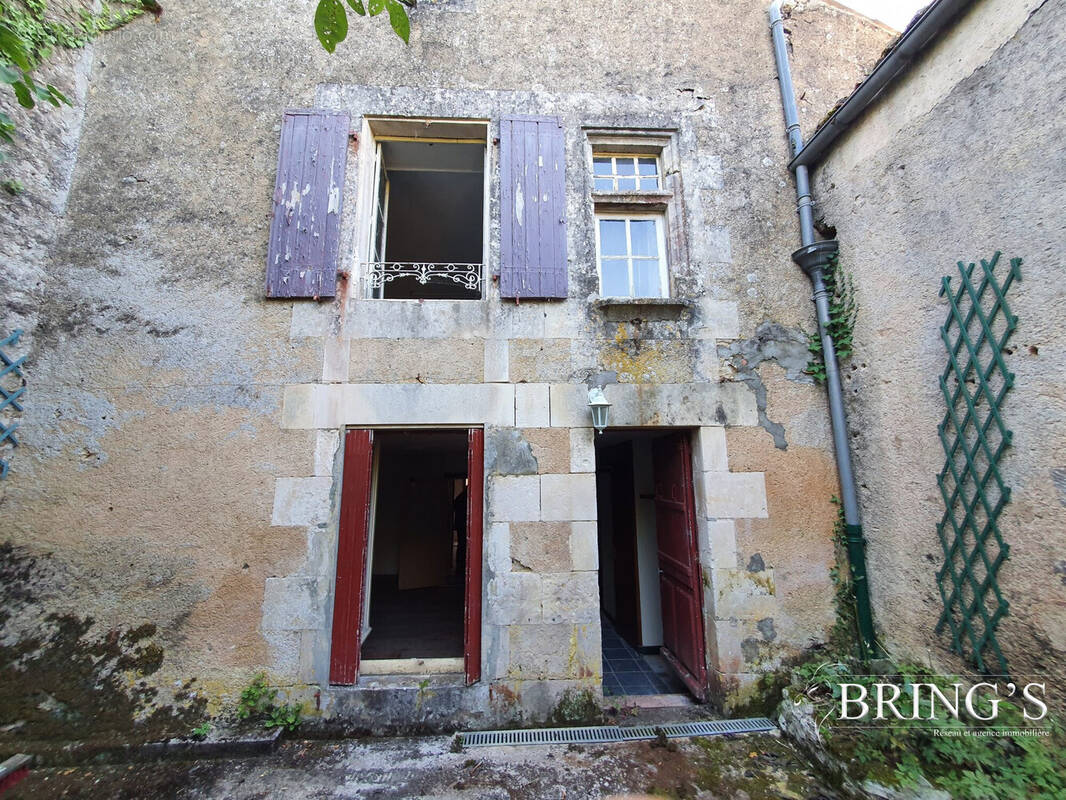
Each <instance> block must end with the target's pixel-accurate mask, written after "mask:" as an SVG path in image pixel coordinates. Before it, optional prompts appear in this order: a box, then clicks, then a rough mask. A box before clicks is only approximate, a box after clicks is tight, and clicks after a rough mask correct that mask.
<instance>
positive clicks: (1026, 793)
mask: <svg viewBox="0 0 1066 800" xmlns="http://www.w3.org/2000/svg"><path fill="white" fill-rule="evenodd" d="M857 672H858V666H857V664H856V663H855V662H853V661H850V660H847V659H845V660H841V661H839V662H833V661H828V662H827V661H824V660H821V659H819V660H817V661H809V662H807V663H805V664H802V665H800V666H798V667H796V668H794V669H793V670H792V673H791V677H792V686H793V687H794V688H796V689H798V690H799V691H800V692H802V694H803V695H804V696H805V697H806V699H808V700H810V701H811V702H812V703H813V704H814V719H815V720H819V721H821V725H820V728H819V732H820V733H821V735H822V737H823V738H824V740H825V742H826V744H827V746H828V748H829V751H830V753H832V754H833V756H835V757H836V758H837V759H839V760H840V761H841V762H843V763H844V764H847V767H848V772H849V775H850V777H851V778H853V779H857V780H874V781H877V782H879V783H888V784H898V785H900V786H902V787H908V788H917V787H919V786H920V785H921V784H922V782H923V780H928V781H930V782H931V783H933V785H935V786H937V787H938V788H941V789H944V790H947V791H948V792H950V793H951V795H952V796H953V797H966V798H971V800H1016V799H1017V798H1038V797H1040V798H1043V797H1049V798H1050V797H1054V798H1061V797H1066V751H1064V745H1066V731H1064V730H1063V728H1062V725H1061V724H1060V723H1059V722H1057V721H1048V720H1044V721H1043V723H1042V724H1043V726H1044V730H1045V731H1046V732H1047V735H1041V736H1035V735H1034V736H999V735H995V734H997V733H998V732H999V731H1001V730H1002V729H1015V730H1020V729H1027V728H1028V729H1032V728H1033V727H1034V723H1032V722H1029V721H1027V720H1026V719H1025V717H1024V715H1023V710H1022V708H1020V707H1019V706H1018V705H1016V704H1015V703H1014V702H1013V701H1010V700H1006V699H998V713H992V712H993V707H992V701H991V700H990V698H989V697H988V696H987V695H980V696H978V697H977V699H976V702H975V706H976V708H975V710H976V712H977V714H979V715H980V716H981V717H985V718H987V721H985V722H982V721H980V720H979V719H975V718H974V717H973V716H970V715H961V716H960V717H955V716H952V715H950V714H946V715H943V716H938V717H937V719H936V720H935V721H934V722H930V721H929V720H928V719H924V720H923V719H910V718H908V717H906V716H905V717H904V718H903V719H896V718H891V719H888V720H885V721H883V723H877V722H870V723H868V724H867V725H865V726H863V727H861V728H856V727H852V726H847V725H844V726H842V725H834V724H833V723H831V722H828V721H827V720H830V719H833V714H834V711H835V709H836V708H838V707H839V705H840V696H841V692H840V684H841V682H847V683H850V684H860V685H862V686H864V687H866V689H867V693H868V696H869V697H871V698H872V697H874V695H875V692H876V685H877V684H885V683H892V684H895V685H897V686H899V687H900V690H901V696H902V697H903V698H905V699H904V700H902V701H901V704H902V705H903V706H904V707H909V705H910V702H911V701H910V700H909V699H906V698H908V697H909V696H911V695H913V692H914V687H915V684H923V685H928V684H934V685H935V686H937V687H938V688H939V689H940V690H941V691H943V692H944V693H945V694H946V695H951V687H952V685H953V684H954V683H956V682H960V679H959V678H956V677H954V676H944V675H937V674H935V673H933V672H932V671H931V670H929V669H928V668H926V667H923V666H920V665H916V664H906V663H904V664H898V665H896V666H895V667H894V668H893V669H892V672H893V673H895V674H893V675H889V676H886V675H863V674H857Z"/></svg>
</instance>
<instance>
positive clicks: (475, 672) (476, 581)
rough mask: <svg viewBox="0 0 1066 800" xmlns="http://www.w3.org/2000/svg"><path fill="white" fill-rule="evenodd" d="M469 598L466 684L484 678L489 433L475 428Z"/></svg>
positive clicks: (469, 457) (470, 463) (469, 454)
mask: <svg viewBox="0 0 1066 800" xmlns="http://www.w3.org/2000/svg"><path fill="white" fill-rule="evenodd" d="M466 477H467V485H466V597H465V601H464V613H465V624H464V629H463V663H464V668H465V670H466V682H467V683H468V684H470V683H476V682H477V681H478V680H479V679H480V678H481V542H482V538H483V537H482V524H483V514H484V497H485V431H484V430H483V429H481V428H471V429H470V432H469V434H468V435H467V448H466Z"/></svg>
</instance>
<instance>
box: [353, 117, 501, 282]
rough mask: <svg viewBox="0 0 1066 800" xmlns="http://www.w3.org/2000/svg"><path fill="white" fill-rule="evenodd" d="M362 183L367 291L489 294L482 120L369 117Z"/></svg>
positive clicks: (364, 267) (485, 129)
mask: <svg viewBox="0 0 1066 800" xmlns="http://www.w3.org/2000/svg"><path fill="white" fill-rule="evenodd" d="M364 135H365V136H367V137H368V140H369V142H370V143H371V145H372V146H371V147H370V148H367V150H365V151H364V152H372V153H373V164H372V165H367V166H369V167H370V169H368V170H367V172H368V174H369V177H370V180H368V181H366V182H365V183H364V192H365V194H364V199H365V200H366V202H365V204H364V206H363V207H364V208H367V209H368V210H369V215H368V216H367V218H366V219H365V229H364V235H365V239H364V241H365V242H366V246H365V247H366V249H365V252H366V254H367V256H366V261H365V262H364V263H363V265H362V266H363V270H362V273H363V278H364V282H365V287H366V293H367V296H368V297H372V298H379V299H384V300H411V299H418V300H477V299H481V298H482V297H483V296H484V285H483V282H484V274H485V268H484V264H485V261H486V239H485V232H486V230H487V228H488V225H487V220H486V218H487V208H488V203H487V200H486V196H487V181H486V175H487V172H488V170H487V169H486V159H487V150H486V140H487V125H486V123H484V122H470V121H447V120H411V119H368V120H367V121H366V126H365V127H364Z"/></svg>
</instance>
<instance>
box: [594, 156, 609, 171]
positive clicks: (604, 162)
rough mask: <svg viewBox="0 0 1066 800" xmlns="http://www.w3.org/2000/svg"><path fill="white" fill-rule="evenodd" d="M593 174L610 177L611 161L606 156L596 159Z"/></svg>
mask: <svg viewBox="0 0 1066 800" xmlns="http://www.w3.org/2000/svg"><path fill="white" fill-rule="evenodd" d="M592 174H593V175H610V174H611V159H610V158H608V157H605V156H596V157H595V158H594V159H592Z"/></svg>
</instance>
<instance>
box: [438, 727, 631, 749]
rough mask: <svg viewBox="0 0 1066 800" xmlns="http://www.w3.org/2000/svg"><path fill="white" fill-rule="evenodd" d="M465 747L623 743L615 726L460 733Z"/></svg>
mask: <svg viewBox="0 0 1066 800" xmlns="http://www.w3.org/2000/svg"><path fill="white" fill-rule="evenodd" d="M459 736H460V737H461V738H462V741H463V747H492V746H493V745H502V744H604V743H606V742H618V741H621V735H620V733H619V729H618V728H616V727H614V726H606V725H602V726H597V727H592V728H539V729H532V730H521V731H475V732H472V733H460V734H459Z"/></svg>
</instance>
